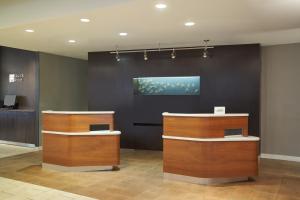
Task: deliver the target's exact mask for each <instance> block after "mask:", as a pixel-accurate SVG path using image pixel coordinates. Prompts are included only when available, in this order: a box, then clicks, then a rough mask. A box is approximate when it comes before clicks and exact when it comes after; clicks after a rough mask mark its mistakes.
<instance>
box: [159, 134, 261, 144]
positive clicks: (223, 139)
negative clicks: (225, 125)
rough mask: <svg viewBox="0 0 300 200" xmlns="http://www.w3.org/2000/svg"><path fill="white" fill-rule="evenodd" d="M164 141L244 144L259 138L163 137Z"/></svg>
mask: <svg viewBox="0 0 300 200" xmlns="http://www.w3.org/2000/svg"><path fill="white" fill-rule="evenodd" d="M162 138H163V139H171V140H186V141H196V142H243V141H259V137H255V136H248V137H244V136H226V137H224V138H191V137H177V136H166V135H163V136H162Z"/></svg>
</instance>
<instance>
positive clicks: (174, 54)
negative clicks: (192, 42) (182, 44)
mask: <svg viewBox="0 0 300 200" xmlns="http://www.w3.org/2000/svg"><path fill="white" fill-rule="evenodd" d="M171 58H172V59H175V58H176V52H175V49H174V48H173V51H172V53H171Z"/></svg>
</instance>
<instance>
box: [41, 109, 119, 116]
mask: <svg viewBox="0 0 300 200" xmlns="http://www.w3.org/2000/svg"><path fill="white" fill-rule="evenodd" d="M42 113H43V114H61V115H86V114H88V115H101V114H102V115H105V114H114V113H115V111H53V110H44V111H42Z"/></svg>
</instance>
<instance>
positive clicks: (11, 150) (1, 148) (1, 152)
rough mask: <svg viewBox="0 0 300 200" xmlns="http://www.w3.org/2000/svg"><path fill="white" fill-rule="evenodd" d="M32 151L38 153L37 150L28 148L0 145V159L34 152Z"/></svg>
mask: <svg viewBox="0 0 300 200" xmlns="http://www.w3.org/2000/svg"><path fill="white" fill-rule="evenodd" d="M34 151H38V148H28V147H20V146H14V145H7V144H0V158H5V157H9V156H15V155H20V154H24V153H29V152H34Z"/></svg>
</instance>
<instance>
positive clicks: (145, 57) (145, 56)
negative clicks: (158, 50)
mask: <svg viewBox="0 0 300 200" xmlns="http://www.w3.org/2000/svg"><path fill="white" fill-rule="evenodd" d="M144 60H148V56H147V51H146V50H145V51H144Z"/></svg>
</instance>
